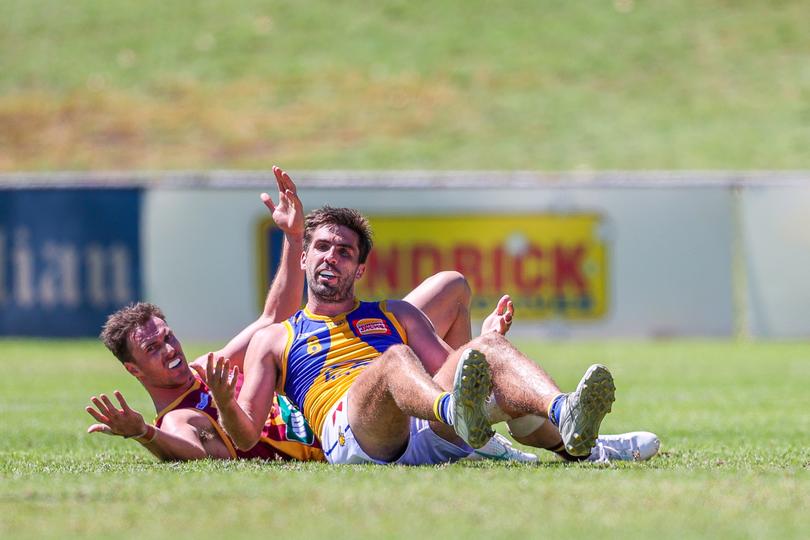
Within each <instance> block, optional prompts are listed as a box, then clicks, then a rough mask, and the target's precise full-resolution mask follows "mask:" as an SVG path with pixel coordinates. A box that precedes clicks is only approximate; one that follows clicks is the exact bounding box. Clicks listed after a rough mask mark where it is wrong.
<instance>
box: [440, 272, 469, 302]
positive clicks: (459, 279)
mask: <svg viewBox="0 0 810 540" xmlns="http://www.w3.org/2000/svg"><path fill="white" fill-rule="evenodd" d="M433 279H435V280H436V281H437V282H438V283H439V284H440V286H441V288H442V289H445V290H450V291H452V293H453V297H455V298H457V299H458V300H459V301H460V302H462V303H466V302H468V301H469V300H470V299H471V298H472V288H471V287H470V283H469V282H468V281H467V278H466V277H464V274H462V273H461V272H457V271H455V270H444V271H442V272H439V273H437V274H436V275H434V276H433Z"/></svg>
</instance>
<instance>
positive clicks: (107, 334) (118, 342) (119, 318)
mask: <svg viewBox="0 0 810 540" xmlns="http://www.w3.org/2000/svg"><path fill="white" fill-rule="evenodd" d="M152 317H157V318H158V319H163V320H164V321H165V320H166V316H165V315H163V311H162V310H161V309H160V308H159V307H157V306H156V305H155V304H150V303H148V302H138V303H137V304H129V305H128V306H125V307H122V308H121V309H119V310H118V311H116V312H115V313H113V314H112V315H110V316H109V317H107V322H106V323H105V324H104V327H103V328H102V329H101V334H99V336H98V337H99V339H101V341H102V342H103V343H104V345H105V346H106V347H107V348H108V349H109V350H110V352H111V353H113V355H115V357H116V358H118V360H120V361H121V363H122V364H123V363H126V362H132V360H133V358H132V353H131V352H130V350H129V334H130V333H132V331H133V330H135V329H136V328H137V327H139V326H141V325H143V324H146V323H147V322H148V321H149V320H150V319H151V318H152Z"/></svg>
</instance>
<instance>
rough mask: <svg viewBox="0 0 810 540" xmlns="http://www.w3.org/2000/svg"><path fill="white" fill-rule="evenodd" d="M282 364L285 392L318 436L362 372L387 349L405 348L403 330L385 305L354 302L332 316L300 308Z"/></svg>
mask: <svg viewBox="0 0 810 540" xmlns="http://www.w3.org/2000/svg"><path fill="white" fill-rule="evenodd" d="M284 326H285V327H286V328H287V345H286V346H285V347H284V355H283V357H282V360H281V384H280V385H279V386H280V388H282V389H283V393H284V394H286V395H287V397H289V398H290V400H291V401H292V402H293V403H295V404H296V405H297V406H298V407H299V408H300V409H301V410H302V411H303V413H304V416H305V417H306V419H307V421H308V422H309V424H310V425H311V426H312V428H313V429H314V430H315V433H316V434H317V435H318V436H320V434H321V428H322V427H323V422H324V419H325V417H326V413H328V412H329V409H331V408H332V406H333V405H334V404H335V403H337V401H338V400H339V399H340V398H341V397H342V396H343V394H345V393H346V392H347V391H348V389H349V387H350V386H351V385H352V383H353V382H354V380H355V379H356V378H357V376H358V375H360V373H362V371H363V369H364V368H365V367H366V366H367V365H368V364H369V363H371V362H373V361H374V359H376V358H377V357H378V356H380V355H381V354H382V353H384V352H385V351H386V350H387V349H388V347H390V346H392V345H397V344H400V343H407V336H406V335H405V330H404V329H403V328H402V326H401V325H400V324H399V321H397V319H396V317H395V316H394V315H393V314H392V313H390V312H389V311H388V310H387V308H386V302H384V301H383V302H355V306H354V308H353V309H352V310H350V311H348V312H346V313H342V314H340V315H337V316H334V317H324V316H320V315H315V314H313V313H311V312H310V311H309V310H307V309H306V308H304V309H303V310H301V311H299V312H298V313H296V314H295V315H293V316H292V317H290V318H289V319H288V320H286V321H284Z"/></svg>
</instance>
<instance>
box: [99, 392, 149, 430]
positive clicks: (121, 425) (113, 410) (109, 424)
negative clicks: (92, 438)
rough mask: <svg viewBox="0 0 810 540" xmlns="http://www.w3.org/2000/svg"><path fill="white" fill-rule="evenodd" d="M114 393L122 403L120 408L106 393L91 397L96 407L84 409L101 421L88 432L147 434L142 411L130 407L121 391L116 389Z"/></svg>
mask: <svg viewBox="0 0 810 540" xmlns="http://www.w3.org/2000/svg"><path fill="white" fill-rule="evenodd" d="M113 394H114V395H115V397H116V398H117V399H118V403H119V404H120V405H121V408H120V409H119V408H118V407H116V406H115V405H113V402H112V401H110V398H108V397H107V396H106V395H104V394H101V395H100V396H99V397H96V396H93V397H91V398H90V401H91V402H92V403H93V405H95V406H96V408H95V409H94V408H93V407H90V406H89V405H88V406H87V407H85V408H84V410H85V411H87V413H88V414H89V415H90V416H92V417H93V418H95V419H96V420H97V421H98V422H100V423H98V424H93V425H92V426H90V427H89V428H87V433H105V434H107V435H119V436H121V437H126V438H131V437H142V436H143V435H145V434H146V422H144V421H143V416H142V415H141V413H139V412H138V411H136V410H134V409H132V408H130V406H129V405H128V404H127V402H126V400H125V399H124V396H123V395H121V392H119V391H118V390H116V391H115V392H113Z"/></svg>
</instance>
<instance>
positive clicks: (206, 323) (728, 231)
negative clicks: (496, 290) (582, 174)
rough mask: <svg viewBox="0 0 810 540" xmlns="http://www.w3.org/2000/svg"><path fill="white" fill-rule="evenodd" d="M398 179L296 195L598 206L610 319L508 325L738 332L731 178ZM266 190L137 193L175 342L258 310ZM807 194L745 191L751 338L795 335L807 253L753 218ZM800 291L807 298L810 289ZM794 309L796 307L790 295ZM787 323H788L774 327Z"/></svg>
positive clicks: (419, 203)
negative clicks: (582, 181) (786, 245)
mask: <svg viewBox="0 0 810 540" xmlns="http://www.w3.org/2000/svg"><path fill="white" fill-rule="evenodd" d="M320 176H321V177H326V176H328V175H327V174H326V173H321V174H320ZM266 178H269V177H266ZM397 179H398V180H397V182H395V183H394V184H399V186H400V187H396V185H393V186H392V185H388V186H384V187H377V188H356V187H354V188H352V187H347V186H346V185H345V184H340V185H338V184H337V183H336V184H335V187H334V188H329V187H326V186H328V185H329V182H328V181H324V180H323V179H319V180H318V179H316V180H318V181H313V182H308V181H306V177H303V180H301V181H300V182H299V185H300V187H299V194H300V195H301V197H302V199H303V201H304V204H305V206H306V208H307V209H308V210H309V209H312V208H315V207H317V206H320V205H322V204H325V203H329V204H331V205H333V206H353V207H356V208H359V209H361V210H363V211H364V212H367V213H374V214H380V213H391V214H398V213H400V214H404V213H407V214H414V213H426V214H428V213H430V214H436V213H439V212H448V213H453V214H464V213H473V214H481V213H505V212H506V213H508V212H516V213H517V212H571V211H577V212H597V213H599V214H601V215H603V216H604V217H605V222H606V226H605V230H604V233H603V234H604V236H605V238H606V239H607V241H608V261H609V263H608V266H609V270H608V277H609V280H610V281H609V284H608V296H609V299H608V305H609V311H608V314H607V315H606V316H605V318H604V319H602V320H600V321H597V322H564V321H533V322H528V323H526V324H524V325H523V326H522V327H520V328H517V331H518V332H531V333H532V334H534V335H541V336H554V337H570V338H578V337H602V336H607V337H651V336H682V335H687V336H731V335H732V334H733V332H734V303H733V296H734V295H733V290H732V260H733V253H732V245H733V238H734V215H733V213H734V202H733V201H734V197H733V196H732V191H731V189H729V187H728V186H725V185H720V184H717V183H715V184H711V183H710V184H708V185H704V184H701V183H692V184H687V185H685V186H684V185H674V184H664V185H662V186H659V187H654V188H653V187H639V186H636V185H626V184H622V183H619V184H616V183H606V184H605V185H599V184H598V183H588V184H587V185H582V186H581V187H580V186H576V187H570V185H571V184H566V187H564V188H561V187H560V185H559V184H558V183H553V182H552V183H549V184H548V186H544V185H542V184H541V183H538V182H530V183H529V184H531V185H522V184H526V183H525V182H524V183H521V182H506V183H505V184H504V187H502V188H498V189H494V188H493V187H490V186H484V185H482V184H481V183H480V182H479V183H475V182H473V183H472V184H474V185H469V184H467V185H464V183H463V182H462V183H459V184H456V187H452V184H453V183H445V184H446V185H445V186H444V187H438V186H437V185H436V184H433V185H425V186H424V187H423V188H416V187H402V186H403V185H414V183H411V184H408V179H407V174H405V175H404V176H403V174H400V175H399V176H398V177H397ZM254 184H255V182H254ZM439 184H441V183H439ZM262 189H266V190H268V191H271V190H270V189H268V188H267V187H265V188H262V187H261V184H259V185H255V187H248V188H239V189H234V188H228V187H222V186H221V183H217V184H216V185H214V183H208V184H205V185H199V186H192V187H188V188H180V189H176V188H171V189H170V188H161V187H156V188H154V189H151V190H147V192H146V196H145V200H144V215H143V220H142V226H143V231H142V242H143V261H144V268H143V275H144V276H145V277H144V279H145V283H144V290H145V294H146V296H147V298H148V299H149V300H151V301H154V302H156V303H158V304H159V305H161V306H162V307H163V309H164V310H165V312H166V314H167V316H168V318H169V320H170V322H171V324H172V326H173V327H174V328H175V329H176V331H177V332H178V334H179V335H180V336H181V337H183V338H186V339H208V340H214V341H220V340H223V339H226V338H228V337H230V336H232V335H234V334H235V333H236V332H237V331H238V330H239V329H241V328H242V327H243V326H245V325H246V324H248V323H249V322H250V321H252V320H253V319H255V317H256V316H257V295H260V294H263V292H261V291H259V290H258V278H257V271H258V270H257V267H258V263H257V261H256V252H255V249H256V226H257V222H258V221H259V220H260V219H262V218H263V217H264V216H265V215H266V214H265V213H266V209H265V208H264V206H263V205H262V204H261V203H260V201H259V199H258V193H259V192H260V191H261V190H262ZM806 193H807V194H806V195H805V197H804V199H802V202H799V201H797V199H796V198H795V197H794V196H793V195H791V194H790V193H785V194H782V195H779V194H777V193H774V194H773V195H771V196H772V197H776V198H777V199H778V200H773V201H770V202H768V201H766V200H765V199H766V197H762V199H760V195H758V194H756V193H754V192H752V193H751V196H750V197H749V198H746V200H745V208H746V211H747V212H749V213H750V216H751V218H750V219H749V220H746V222H745V223H746V227H745V231H746V240H750V241H751V242H752V245H753V246H754V248H755V250H756V251H752V252H751V253H750V254H749V258H748V260H749V262H751V264H752V279H751V282H752V284H754V285H757V286H758V287H759V288H758V289H757V290H758V291H759V292H758V294H757V291H754V294H752V295H751V298H752V301H751V305H752V306H753V307H752V309H753V311H756V316H754V315H753V314H752V315H751V320H752V324H753V328H755V329H756V333H757V334H761V335H791V332H793V331H795V330H797V329H800V328H799V327H800V326H801V325H799V324H793V321H794V317H792V316H787V315H786V316H784V317H782V318H779V317H777V316H776V313H775V312H777V311H779V309H778V307H777V306H778V305H779V304H780V303H781V302H784V298H783V297H789V298H796V295H795V291H794V292H790V291H791V290H792V289H791V288H790V286H789V285H787V281H790V280H792V281H790V282H791V283H792V282H793V281H796V278H798V277H799V276H800V275H801V274H802V273H803V275H804V276H807V275H810V273H808V270H810V255H809V254H810V251H808V250H806V249H805V250H804V252H803V254H802V258H801V261H800V262H801V268H795V269H789V270H788V271H786V272H785V271H783V270H785V268H784V266H785V265H784V264H781V263H780V261H781V260H782V259H781V258H780V256H781V255H783V252H781V251H779V250H780V248H779V246H778V245H777V242H775V241H774V239H773V238H774V235H775V236H777V237H781V236H784V234H783V233H782V232H781V231H777V230H772V231H771V232H770V233H768V232H765V231H764V229H763V228H762V226H761V223H760V222H761V221H765V222H769V221H771V220H770V218H769V216H770V215H771V213H772V212H773V211H774V207H775V206H778V207H780V208H781V206H782V204H783V202H784V200H790V201H792V202H793V203H794V204H795V205H796V210H795V212H794V213H795V214H796V215H797V216H798V215H802V216H804V219H805V220H807V219H808V218H807V216H808V211H807V210H803V211H802V210H801V209H800V208H799V207H801V208H803V209H807V208H810V192H806ZM273 195H274V196H275V192H274V190H273ZM779 197H781V198H779ZM785 219H787V218H785ZM797 219H798V218H797ZM776 227H777V226H776V225H775V224H774V225H772V228H776ZM808 230H810V229H808V228H807V227H804V228H803V229H800V228H799V227H791V228H790V230H789V231H788V233H789V234H788V236H789V237H790V235H793V236H795V237H796V238H795V239H794V243H802V242H803V243H804V247H805V248H806V247H807V246H806V244H807V239H806V234H803V233H804V232H806V231H808ZM791 249H793V248H791ZM769 250H770V251H769ZM760 258H762V260H760ZM792 260H794V261H796V260H797V259H795V258H794V259H792ZM752 261H754V262H756V263H757V264H753V262H752ZM777 271H779V272H778V273H777V275H782V276H784V277H783V278H780V280H786V281H780V280H776V282H780V283H781V284H780V285H778V286H777V285H776V284H775V282H774V279H773V277H770V278H769V279H768V280H762V279H757V276H761V275H764V276H774V272H777ZM765 282H767V283H770V284H772V285H771V288H768V287H767V286H766V285H765V284H764V283H765ZM803 287H804V297H805V298H807V297H808V291H810V287H808V286H807V285H806V284H803ZM765 289H767V290H765ZM752 290H753V289H752ZM507 292H508V291H507ZM804 305H807V303H806V302H805V304H804ZM754 308H755V309H754ZM796 309H802V310H803V311H806V308H803V307H801V308H800V307H799V306H798V304H797V305H796ZM518 315H519V314H518ZM794 315H795V314H794ZM783 319H785V320H789V321H791V324H790V325H787V326H782V325H783V324H784V321H783ZM777 327H778V331H777ZM804 328H805V330H806V329H807V325H805V326H804ZM783 329H784V330H785V333H784V334H783V333H781V330H783ZM806 334H807V332H805V335H806Z"/></svg>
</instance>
